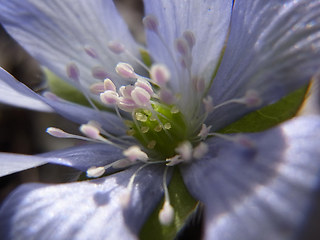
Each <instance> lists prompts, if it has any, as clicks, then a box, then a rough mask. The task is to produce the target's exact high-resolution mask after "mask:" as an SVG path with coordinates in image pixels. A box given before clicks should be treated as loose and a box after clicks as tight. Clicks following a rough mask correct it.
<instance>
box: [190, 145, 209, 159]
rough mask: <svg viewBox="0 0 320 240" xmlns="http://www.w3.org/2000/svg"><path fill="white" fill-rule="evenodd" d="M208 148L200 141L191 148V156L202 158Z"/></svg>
mask: <svg viewBox="0 0 320 240" xmlns="http://www.w3.org/2000/svg"><path fill="white" fill-rule="evenodd" d="M208 150H209V148H208V145H207V144H205V143H204V142H200V143H199V145H198V146H196V147H195V148H194V149H193V154H192V155H193V158H195V159H200V158H202V157H203V156H204V155H205V154H207V152H208Z"/></svg>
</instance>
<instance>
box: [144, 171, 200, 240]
mask: <svg viewBox="0 0 320 240" xmlns="http://www.w3.org/2000/svg"><path fill="white" fill-rule="evenodd" d="M168 190H169V195H170V203H171V205H172V206H173V208H174V211H175V218H174V221H173V223H172V224H171V225H170V226H162V225H161V224H160V222H159V219H158V214H159V211H160V209H161V208H162V206H163V200H162V201H161V203H160V204H159V206H158V207H157V209H156V210H155V211H154V212H153V213H152V214H151V216H150V217H149V219H148V221H147V222H146V223H145V225H144V226H143V228H142V230H141V232H140V239H141V240H144V239H145V240H147V239H153V240H168V239H173V238H174V237H175V235H176V232H177V231H178V230H179V229H180V228H181V227H182V225H183V223H184V222H185V220H186V219H187V217H188V216H189V214H190V213H191V212H192V211H193V210H194V208H195V207H196V204H197V201H196V200H195V199H194V198H193V197H192V196H191V195H190V194H189V192H188V190H187V188H186V187H185V185H184V183H183V180H182V177H181V174H180V172H179V170H178V169H177V168H175V170H174V173H173V176H172V179H171V182H170V184H169V187H168Z"/></svg>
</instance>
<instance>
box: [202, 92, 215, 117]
mask: <svg viewBox="0 0 320 240" xmlns="http://www.w3.org/2000/svg"><path fill="white" fill-rule="evenodd" d="M202 101H203V104H204V109H205V111H206V113H211V112H212V111H213V110H214V106H213V100H212V97H211V96H208V97H206V98H204V99H203V100H202Z"/></svg>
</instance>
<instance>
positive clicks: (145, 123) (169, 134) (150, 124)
mask: <svg viewBox="0 0 320 240" xmlns="http://www.w3.org/2000/svg"><path fill="white" fill-rule="evenodd" d="M151 106H152V110H148V109H137V110H135V111H134V113H133V118H134V120H133V121H127V122H126V123H127V126H128V128H129V130H128V132H127V133H128V135H131V136H133V137H135V138H136V139H137V140H138V141H139V142H140V143H141V144H142V145H143V146H144V147H145V148H147V149H150V150H153V151H151V153H150V154H152V153H156V155H155V157H156V158H159V157H160V159H164V160H165V159H167V158H170V157H173V156H174V155H175V154H176V153H175V149H176V148H177V147H178V145H179V144H180V143H181V142H183V141H185V140H186V139H187V136H188V133H187V127H186V123H185V120H184V117H183V115H182V113H181V112H180V111H179V109H178V108H177V107H176V106H175V105H167V104H164V103H159V102H155V103H152V104H151Z"/></svg>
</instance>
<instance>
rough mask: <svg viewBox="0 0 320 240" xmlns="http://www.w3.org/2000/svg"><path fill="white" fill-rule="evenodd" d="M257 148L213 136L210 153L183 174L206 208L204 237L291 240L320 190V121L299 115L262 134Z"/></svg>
mask: <svg viewBox="0 0 320 240" xmlns="http://www.w3.org/2000/svg"><path fill="white" fill-rule="evenodd" d="M247 137H248V138H249V139H251V141H253V143H254V144H255V147H254V148H246V147H243V146H240V144H236V143H232V142H230V141H229V142H226V141H225V140H221V139H217V138H212V139H210V140H209V141H208V144H209V146H210V147H209V148H210V150H209V153H208V154H207V155H206V156H205V157H204V158H203V159H202V160H199V161H197V162H194V163H193V164H192V165H190V166H186V167H185V168H183V169H182V170H183V171H182V175H183V178H184V181H185V183H186V185H187V187H188V189H189V191H190V192H191V194H192V195H193V196H194V197H195V198H197V199H199V200H200V201H202V202H203V203H204V204H205V207H206V213H205V216H206V219H205V221H206V223H205V236H206V239H210V240H215V239H217V240H218V239H224V240H234V239H238V240H250V239H252V240H255V239H261V240H270V239H279V240H280V239H281V240H285V239H292V237H293V236H294V235H295V234H297V233H298V232H299V230H300V227H302V225H303V223H304V222H303V221H304V218H305V217H307V213H308V210H309V208H310V207H311V204H312V203H313V193H314V191H315V190H316V189H317V188H319V173H320V148H319V142H320V118H319V116H308V117H301V118H297V119H294V120H291V121H289V122H287V123H285V124H283V125H281V126H279V127H277V128H274V129H271V130H268V131H266V132H263V133H256V134H248V135H247Z"/></svg>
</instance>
